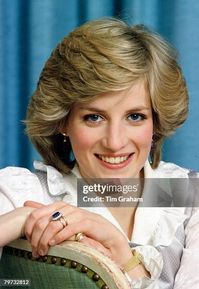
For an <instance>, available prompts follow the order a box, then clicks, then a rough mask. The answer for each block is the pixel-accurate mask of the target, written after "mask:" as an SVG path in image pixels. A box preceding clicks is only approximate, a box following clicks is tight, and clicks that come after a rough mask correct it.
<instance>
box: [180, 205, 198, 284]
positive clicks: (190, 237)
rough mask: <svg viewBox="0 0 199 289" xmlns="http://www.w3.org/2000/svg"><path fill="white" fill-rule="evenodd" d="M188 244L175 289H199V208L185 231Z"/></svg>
mask: <svg viewBox="0 0 199 289" xmlns="http://www.w3.org/2000/svg"><path fill="white" fill-rule="evenodd" d="M185 234H186V244H185V248H184V250H183V254H182V258H181V265H180V268H179V270H178V273H177V275H176V278H175V285H174V289H187V288H189V289H198V288H199V275H198V269H197V268H198V267H199V208H194V209H193V213H192V216H191V218H190V219H189V222H188V224H187V226H186V229H185Z"/></svg>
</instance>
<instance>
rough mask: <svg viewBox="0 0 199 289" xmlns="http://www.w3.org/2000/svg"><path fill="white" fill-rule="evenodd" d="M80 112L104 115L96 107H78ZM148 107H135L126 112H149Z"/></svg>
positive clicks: (101, 110)
mask: <svg viewBox="0 0 199 289" xmlns="http://www.w3.org/2000/svg"><path fill="white" fill-rule="evenodd" d="M80 109H81V110H88V111H93V112H101V113H105V112H106V111H105V110H103V109H100V108H97V107H90V106H81V107H80ZM150 109H151V108H150V107H147V106H144V105H141V106H137V107H133V108H131V109H128V111H127V112H132V111H136V112H139V111H143V110H150Z"/></svg>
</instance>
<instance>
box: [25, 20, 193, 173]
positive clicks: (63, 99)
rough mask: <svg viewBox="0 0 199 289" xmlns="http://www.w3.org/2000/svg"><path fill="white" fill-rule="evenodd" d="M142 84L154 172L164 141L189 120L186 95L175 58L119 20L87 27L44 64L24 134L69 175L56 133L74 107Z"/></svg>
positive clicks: (146, 34)
mask: <svg viewBox="0 0 199 289" xmlns="http://www.w3.org/2000/svg"><path fill="white" fill-rule="evenodd" d="M139 79H146V81H147V86H148V89H149V93H150V97H151V103H152V108H153V120H154V141H155V145H154V146H153V149H152V151H151V158H152V166H153V168H155V167H157V166H158V164H159V162H160V159H161V145H162V142H163V139H164V138H165V137H166V136H168V135H170V134H172V133H173V132H174V131H175V130H176V128H177V127H179V126H180V125H181V124H182V123H183V122H184V121H185V119H186V117H187V111H188V94H187V89H186V84H185V80H184V78H183V75H182V72H181V69H180V67H179V65H178V63H177V57H176V52H175V51H174V49H173V48H171V47H170V46H169V45H168V44H167V43H166V42H165V41H164V40H163V39H162V38H161V37H160V36H158V35H157V34H155V33H152V32H150V31H149V30H147V29H146V28H145V27H144V26H142V25H136V26H132V27H131V26H129V25H128V24H126V23H124V22H123V21H121V20H117V19H112V18H111V19H102V20H96V21H91V22H88V23H86V24H84V25H82V26H81V27H79V28H77V29H75V30H74V31H73V32H71V33H70V34H69V35H68V36H67V37H65V38H64V39H63V40H62V42H61V43H60V44H58V46H57V47H56V49H55V50H54V51H53V52H52V54H51V56H50V58H49V59H48V60H47V62H46V64H45V66H44V69H43V71H42V73H41V76H40V79H39V83H38V86H37V88H36V91H35V92H34V94H33V96H32V99H31V100H30V103H29V106H28V112H27V119H26V126H27V133H28V136H29V137H30V139H31V140H32V142H33V144H34V145H35V146H36V148H37V150H38V151H39V153H40V154H41V155H42V157H43V159H44V161H45V163H46V164H49V165H52V166H54V167H56V168H57V169H58V170H60V171H63V172H65V173H68V172H69V171H70V169H71V168H72V167H73V165H74V162H70V161H69V153H70V150H71V146H70V141H69V139H68V140H67V143H64V146H63V137H62V135H61V134H60V128H61V127H63V126H64V124H66V120H67V116H68V114H69V112H70V110H71V108H72V105H73V104H74V103H76V102H82V101H89V100H91V99H92V98H93V97H95V96H96V95H98V94H100V93H103V92H108V91H118V90H123V89H126V88H129V87H130V86H132V84H133V83H134V82H135V81H136V80H139Z"/></svg>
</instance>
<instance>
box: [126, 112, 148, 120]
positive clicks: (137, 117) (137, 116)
mask: <svg viewBox="0 0 199 289" xmlns="http://www.w3.org/2000/svg"><path fill="white" fill-rule="evenodd" d="M145 118H146V117H145V115H143V114H140V113H132V114H130V115H129V116H128V119H129V120H131V121H134V122H139V121H142V120H144V119H145Z"/></svg>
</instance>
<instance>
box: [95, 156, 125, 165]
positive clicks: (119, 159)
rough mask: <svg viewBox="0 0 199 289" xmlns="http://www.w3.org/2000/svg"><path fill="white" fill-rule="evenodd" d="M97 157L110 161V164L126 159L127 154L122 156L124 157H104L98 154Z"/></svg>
mask: <svg viewBox="0 0 199 289" xmlns="http://www.w3.org/2000/svg"><path fill="white" fill-rule="evenodd" d="M99 158H100V159H101V160H103V161H104V162H106V163H110V164H120V163H122V162H124V161H126V160H127V159H128V156H124V157H115V158H114V157H104V156H100V155H99Z"/></svg>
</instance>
